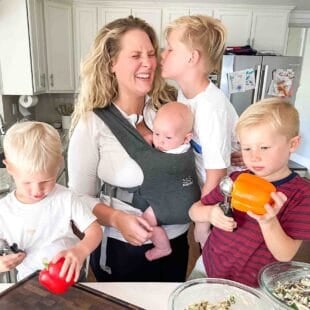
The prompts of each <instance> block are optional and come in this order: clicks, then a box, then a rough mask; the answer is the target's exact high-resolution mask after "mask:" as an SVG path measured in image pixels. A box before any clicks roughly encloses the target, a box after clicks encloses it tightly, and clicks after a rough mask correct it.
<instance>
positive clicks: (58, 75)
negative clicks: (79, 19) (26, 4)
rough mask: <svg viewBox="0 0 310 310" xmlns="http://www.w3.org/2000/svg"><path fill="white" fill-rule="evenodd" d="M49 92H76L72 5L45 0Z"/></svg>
mask: <svg viewBox="0 0 310 310" xmlns="http://www.w3.org/2000/svg"><path fill="white" fill-rule="evenodd" d="M44 4H45V10H44V12H45V30H46V46H47V51H46V52H47V66H48V90H49V92H56V93H59V92H62V93H66V92H70V93H71V92H74V54H73V25H72V6H71V4H67V3H60V2H54V1H51V0H48V1H45V2H44Z"/></svg>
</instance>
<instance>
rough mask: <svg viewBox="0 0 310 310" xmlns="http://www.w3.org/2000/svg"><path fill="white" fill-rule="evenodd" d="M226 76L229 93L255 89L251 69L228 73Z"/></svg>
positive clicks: (253, 74)
mask: <svg viewBox="0 0 310 310" xmlns="http://www.w3.org/2000/svg"><path fill="white" fill-rule="evenodd" d="M227 75H228V88H229V93H230V94H233V93H241V92H245V91H247V90H252V89H254V88H255V71H254V69H253V68H250V69H245V70H240V71H235V72H230V73H228V74H227Z"/></svg>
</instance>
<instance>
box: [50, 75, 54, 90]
mask: <svg viewBox="0 0 310 310" xmlns="http://www.w3.org/2000/svg"><path fill="white" fill-rule="evenodd" d="M50 80H51V87H54V74H53V73H52V74H51V75H50Z"/></svg>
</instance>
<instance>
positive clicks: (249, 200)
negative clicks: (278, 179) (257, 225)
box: [231, 173, 276, 215]
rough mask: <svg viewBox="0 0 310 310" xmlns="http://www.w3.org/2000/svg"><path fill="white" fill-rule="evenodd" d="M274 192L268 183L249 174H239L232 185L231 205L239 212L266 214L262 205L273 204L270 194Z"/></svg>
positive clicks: (272, 186)
mask: <svg viewBox="0 0 310 310" xmlns="http://www.w3.org/2000/svg"><path fill="white" fill-rule="evenodd" d="M275 191H276V188H275V186H274V185H273V184H271V183H270V182H268V181H266V180H264V179H262V178H260V177H258V176H256V175H253V174H250V173H241V174H240V175H239V176H238V177H237V179H236V180H235V182H234V185H233V190H232V193H231V205H232V207H233V208H234V209H237V210H239V211H243V212H247V211H252V212H253V213H256V214H259V215H262V214H265V213H266V210H265V208H264V205H265V204H266V203H269V204H270V203H272V202H273V200H272V198H271V197H270V193H271V192H275Z"/></svg>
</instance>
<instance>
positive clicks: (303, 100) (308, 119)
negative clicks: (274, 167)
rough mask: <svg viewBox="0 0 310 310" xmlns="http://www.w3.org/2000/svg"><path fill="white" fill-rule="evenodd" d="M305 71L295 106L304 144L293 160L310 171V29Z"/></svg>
mask: <svg viewBox="0 0 310 310" xmlns="http://www.w3.org/2000/svg"><path fill="white" fill-rule="evenodd" d="M303 56H304V59H303V66H302V67H303V69H302V73H301V82H300V87H299V89H298V92H297V96H296V102H295V106H296V108H297V109H298V111H299V114H300V121H301V128H300V132H301V138H302V143H301V146H300V147H299V149H298V150H297V151H296V154H293V156H292V159H293V160H295V161H297V162H298V163H300V164H302V165H304V166H306V167H307V168H308V172H309V171H310V74H309V69H310V28H307V33H306V41H305V47H304V55H303Z"/></svg>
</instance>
